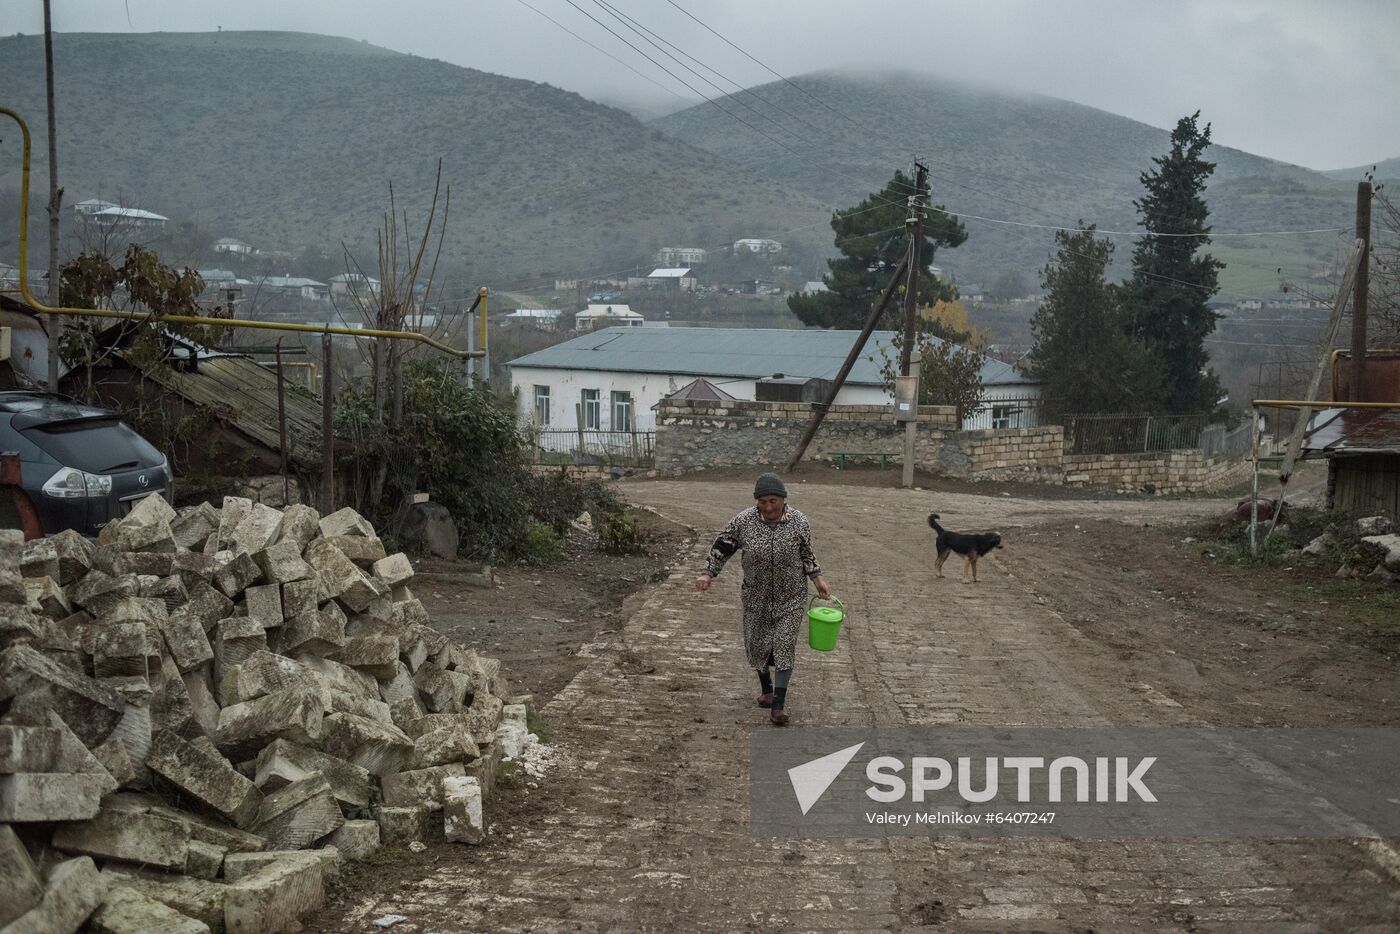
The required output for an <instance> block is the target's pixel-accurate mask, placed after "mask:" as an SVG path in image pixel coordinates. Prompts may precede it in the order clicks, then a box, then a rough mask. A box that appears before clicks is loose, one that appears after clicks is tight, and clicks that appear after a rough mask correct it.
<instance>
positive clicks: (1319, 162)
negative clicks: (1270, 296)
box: [0, 0, 1400, 169]
mask: <svg viewBox="0 0 1400 934" xmlns="http://www.w3.org/2000/svg"><path fill="white" fill-rule="evenodd" d="M572 2H573V3H575V4H577V7H579V8H582V9H583V10H587V11H588V12H589V13H592V14H593V15H594V16H596V17H597V18H598V19H600V20H603V21H605V22H608V23H609V24H610V25H612V26H613V27H614V28H615V29H617V30H618V31H619V32H624V34H626V35H628V36H629V38H631V39H633V41H634V42H637V40H636V39H635V37H634V36H631V35H630V34H627V33H625V31H624V30H622V29H621V27H620V26H618V25H617V21H616V20H613V19H611V18H610V16H609V14H607V13H605V12H603V10H602V8H601V7H600V6H598V4H597V2H596V0H572ZM607 2H610V3H611V5H612V6H613V7H614V8H616V9H618V10H619V11H621V12H623V13H626V14H628V15H630V16H632V17H633V18H634V19H635V20H636V21H638V22H639V23H641V24H642V25H644V26H647V27H649V28H651V29H652V30H654V31H655V32H656V33H657V34H659V35H660V36H662V37H664V38H665V39H666V40H668V41H670V42H672V43H674V44H675V45H676V46H678V47H679V48H680V49H682V50H684V51H685V52H688V53H690V54H692V55H694V56H696V57H697V58H698V59H699V60H700V61H702V62H704V63H705V64H706V65H709V66H711V67H713V68H715V69H717V70H718V71H720V72H722V73H723V74H724V75H726V76H728V77H731V78H733V79H735V80H737V81H739V82H741V83H743V84H746V85H751V84H761V83H764V82H766V81H770V80H774V79H773V76H772V75H771V74H770V73H768V72H767V71H765V70H764V69H763V68H762V67H760V66H759V65H757V64H755V63H754V62H753V61H750V60H749V59H747V58H745V57H744V56H742V55H741V54H740V53H738V52H736V51H735V50H733V49H732V48H730V47H728V46H727V45H725V44H724V43H723V42H722V41H721V40H720V39H719V38H717V37H715V36H714V35H712V34H711V33H709V32H707V31H706V30H705V29H704V27H702V26H701V25H699V24H698V23H696V22H695V21H694V20H692V19H689V18H687V17H686V16H685V15H684V14H683V13H681V12H680V11H679V10H677V9H676V8H675V7H674V6H672V5H671V4H670V2H668V0H607ZM526 3H529V4H530V5H533V6H534V7H536V8H537V9H538V10H540V11H542V12H544V13H547V14H548V15H549V16H552V17H553V18H554V19H556V20H558V21H559V22H560V23H562V24H564V25H565V26H567V27H568V28H569V29H571V30H573V31H574V32H576V33H578V34H579V35H580V36H583V37H584V38H586V39H588V40H590V41H592V42H594V43H595V44H597V45H599V46H601V47H603V48H604V49H606V50H608V51H609V52H611V53H612V54H613V55H616V56H617V57H618V58H620V59H622V60H623V61H625V62H627V63H628V64H629V65H631V66H632V67H634V68H636V69H637V70H638V71H641V72H643V73H645V74H647V75H648V76H650V77H651V78H652V79H654V80H655V81H657V82H660V83H662V84H665V85H668V86H670V87H671V88H672V90H673V91H674V92H675V93H678V94H680V95H681V96H684V97H687V98H693V97H694V95H693V94H692V93H691V92H690V91H687V90H686V89H684V88H683V87H680V86H678V85H677V84H676V82H675V81H674V80H673V79H671V78H669V77H667V76H666V75H665V74H664V73H662V72H661V71H659V70H658V69H656V68H655V67H654V66H653V65H651V64H649V63H648V62H646V61H645V60H644V59H642V58H641V57H640V56H638V54H637V53H636V52H634V51H632V50H631V49H629V48H627V47H626V46H625V45H623V44H622V43H621V42H620V41H619V40H617V39H616V38H614V37H613V36H611V35H609V34H608V33H607V32H605V31H604V30H603V29H602V27H601V26H599V25H597V24H596V23H594V22H592V21H590V20H589V19H588V18H587V17H586V16H585V15H584V14H583V13H582V12H580V10H579V9H576V8H575V7H574V6H571V5H570V0H456V2H452V0H399V2H396V3H388V2H384V0H239V2H237V3H213V2H203V0H56V2H54V4H53V6H54V28H55V29H56V30H58V31H60V32H78V31H86V32H130V31H136V32H150V31H158V30H163V31H202V30H213V29H215V28H217V27H223V28H224V29H274V30H300V31H306V32H321V33H329V34H331V35H337V36H348V37H351V38H355V39H366V40H368V41H370V42H373V43H375V44H378V45H382V46H386V47H388V48H391V49H395V50H398V51H401V52H412V53H414V54H416V55H422V56H426V57H430V58H439V59H443V60H445V61H449V62H454V63H456V64H460V65H467V66H471V67H474V68H480V69H483V70H485V71H492V72H497V73H500V74H505V75H510V76H512V77H519V78H529V79H532V80H536V81H547V82H549V83H550V84H554V85H557V86H559V87H563V88H567V89H569V90H573V91H577V92H579V93H580V94H583V95H585V96H588V97H592V98H595V99H607V100H610V101H612V102H620V101H623V100H628V101H632V100H636V101H644V102H654V103H662V102H669V105H674V106H680V104H681V102H680V101H679V100H677V99H676V97H675V96H674V94H671V93H668V92H667V91H666V90H663V89H662V88H659V87H657V86H656V85H655V84H652V83H649V82H648V81H646V80H644V79H643V78H641V77H639V76H637V75H636V74H634V73H633V72H631V71H629V70H628V69H627V68H625V67H624V66H623V65H621V64H619V63H617V62H615V61H613V60H611V59H609V58H607V57H606V56H604V55H603V54H601V53H600V52H598V51H595V50H594V49H592V48H590V47H588V46H587V45H585V44H584V43H583V42H581V41H580V40H579V39H576V38H574V37H573V36H570V35H569V34H567V33H566V32H564V31H563V30H561V29H560V28H559V27H558V26H556V25H554V24H552V23H550V22H549V21H548V20H546V19H544V18H543V17H542V16H540V14H539V13H536V12H534V11H532V10H531V9H529V8H527V6H526V5H525V4H526ZM676 3H678V4H679V5H680V6H682V7H684V8H685V9H687V10H689V11H690V12H691V13H693V14H694V15H695V16H696V17H697V18H698V19H700V20H703V21H704V23H706V24H707V25H709V26H711V27H713V28H714V29H715V30H716V31H717V32H719V33H721V34H723V35H724V36H726V37H727V38H729V39H731V40H733V41H734V42H735V43H736V44H738V45H739V46H741V47H743V48H744V49H745V50H746V51H748V52H750V53H752V54H753V55H754V57H756V58H757V59H759V60H760V61H762V62H763V63H764V64H766V65H768V66H770V67H772V68H773V69H775V70H777V71H779V72H781V73H783V74H785V75H795V74H801V73H803V72H807V71H814V70H817V69H821V68H828V67H836V66H842V65H871V64H877V65H878V64H888V65H891V66H899V67H908V68H914V69H921V70H927V71H932V72H935V73H940V74H947V75H954V76H959V77H963V78H966V79H969V80H974V81H985V82H995V83H997V84H1000V85H1002V86H1008V87H1013V88H1023V89H1026V90H1031V91H1037V92H1040V93H1043V94H1049V95H1053V96H1056V97H1064V98H1067V99H1069V100H1072V101H1077V102H1079V103H1083V104H1089V105H1091V106H1094V107H1099V108H1102V109H1104V110H1108V111H1111V112H1113V113H1118V114H1122V115H1124V116H1128V117H1133V118H1135V119H1138V120H1141V121H1143V122H1146V123H1150V124H1153V125H1155V126H1158V127H1170V126H1171V125H1173V124H1174V123H1175V121H1176V119H1177V118H1178V117H1180V116H1182V115H1183V114H1187V113H1190V112H1191V111H1193V110H1196V109H1198V108H1199V109H1200V110H1201V111H1202V115H1203V117H1204V118H1205V119H1206V120H1209V121H1210V122H1211V123H1212V124H1213V125H1214V137H1213V138H1214V139H1215V141H1216V142H1217V143H1220V144H1223V145H1228V146H1234V147H1237V148H1240V149H1245V150H1248V151H1250V152H1254V153H1257V154H1259V155H1264V156H1270V157H1272V158H1275V159H1283V160H1286V161H1289V162H1296V163H1299V164H1301V165H1305V166H1308V167H1311V168H1318V169H1332V168H1343V167H1350V166H1356V165H1361V164H1363V163H1368V162H1374V161H1376V160H1379V159H1386V158H1390V157H1394V156H1400V108H1398V107H1396V106H1394V101H1393V94H1394V92H1395V90H1396V89H1397V88H1400V56H1397V55H1396V54H1395V49H1396V39H1397V37H1400V2H1395V0H1345V2H1341V0H1331V2H1328V0H1175V2H1173V0H981V2H968V0H859V2H857V0H676ZM41 9H42V6H41V4H40V2H39V0H0V33H5V34H8V33H13V32H25V33H33V32H38V31H40V30H41V29H42V27H43V19H42V13H41V12H40V11H41ZM637 44H639V45H640V42H637ZM649 51H650V50H649ZM653 55H654V53H653ZM667 64H668V65H669V66H670V67H671V68H672V70H673V71H674V70H677V69H676V68H675V66H674V65H670V63H667ZM690 80H691V83H693V84H697V86H699V85H698V82H696V81H695V80H694V79H693V78H691V79H690ZM705 90H707V91H709V90H710V89H708V88H706V89H705Z"/></svg>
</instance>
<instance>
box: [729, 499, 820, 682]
mask: <svg viewBox="0 0 1400 934" xmlns="http://www.w3.org/2000/svg"><path fill="white" fill-rule="evenodd" d="M740 550H742V551H743V552H744V557H743V566H744V586H743V601H744V648H745V650H746V652H747V653H748V657H749V667H751V668H756V669H759V668H765V667H767V665H768V656H769V655H770V654H771V655H772V656H773V661H774V663H776V665H777V667H778V668H791V667H792V666H793V662H794V661H795V660H796V657H797V634H798V632H799V631H801V629H802V621H803V620H804V619H806V617H807V581H808V580H809V579H811V578H813V577H816V576H817V575H818V574H820V573H821V568H820V567H818V566H817V559H816V556H815V555H813V554H812V527H811V525H810V524H809V523H808V522H807V517H806V516H804V515H803V514H802V513H800V512H798V511H797V510H796V509H793V508H792V507H791V506H789V507H787V509H786V510H785V511H784V512H783V517H782V518H781V519H779V520H778V521H777V522H776V523H772V524H770V523H768V522H765V521H764V520H763V517H762V516H761V515H759V513H758V507H757V506H751V507H749V508H748V509H745V510H744V511H743V512H741V513H739V514H738V515H737V516H735V517H734V518H733V519H731V520H730V521H729V525H728V527H727V528H725V530H724V531H723V532H722V533H720V536H719V538H716V539H715V543H714V545H713V546H711V548H710V559H709V562H708V563H707V564H706V566H705V571H706V573H708V574H709V575H710V576H711V577H718V576H719V572H720V570H721V569H722V568H723V567H724V563H725V562H726V561H728V560H729V559H730V558H731V557H732V556H733V554H734V552H736V551H740Z"/></svg>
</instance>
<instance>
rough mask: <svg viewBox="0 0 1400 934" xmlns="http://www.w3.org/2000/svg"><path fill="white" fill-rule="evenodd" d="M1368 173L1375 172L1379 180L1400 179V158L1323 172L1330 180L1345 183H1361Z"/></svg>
mask: <svg viewBox="0 0 1400 934" xmlns="http://www.w3.org/2000/svg"><path fill="white" fill-rule="evenodd" d="M1367 172H1374V174H1375V177H1376V179H1377V180H1382V179H1388V178H1391V179H1400V156H1396V157H1395V158H1394V159H1382V160H1381V161H1380V162H1373V163H1368V164H1367V165H1358V166H1355V167H1354V168H1350V169H1329V170H1328V171H1326V172H1323V173H1322V174H1323V175H1326V176H1327V177H1328V178H1335V179H1337V180H1339V181H1344V182H1359V181H1361V179H1362V177H1364V176H1365V175H1366V173H1367Z"/></svg>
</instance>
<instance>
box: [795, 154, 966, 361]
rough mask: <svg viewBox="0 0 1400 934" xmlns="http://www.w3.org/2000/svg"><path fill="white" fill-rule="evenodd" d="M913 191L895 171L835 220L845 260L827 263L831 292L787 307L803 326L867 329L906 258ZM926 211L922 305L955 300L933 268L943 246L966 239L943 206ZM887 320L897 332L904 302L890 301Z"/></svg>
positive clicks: (802, 298)
mask: <svg viewBox="0 0 1400 934" xmlns="http://www.w3.org/2000/svg"><path fill="white" fill-rule="evenodd" d="M913 190H914V180H913V179H911V178H910V177H909V176H907V175H905V174H904V173H903V172H899V171H896V172H895V173H894V178H893V179H891V180H890V182H889V184H887V185H886V186H885V188H884V190H883V191H880V192H878V193H876V194H873V195H871V196H870V197H868V198H866V199H865V200H864V201H862V202H861V203H860V204H857V205H856V206H855V207H852V208H847V209H846V210H844V211H837V212H836V213H835V214H833V215H832V216H831V229H832V230H833V231H834V232H835V234H836V248H837V249H838V250H840V251H841V256H840V257H838V258H836V259H831V260H827V266H828V267H829V268H830V270H831V271H830V272H829V273H827V274H826V276H824V277H823V280H822V281H824V282H825V283H826V286H827V288H829V289H830V290H831V291H830V292H815V293H809V294H805V295H793V296H791V297H790V298H788V307H789V308H791V309H792V313H793V314H795V315H797V317H798V318H799V319H800V320H801V321H802V323H803V324H807V325H813V326H815V327H823V328H859V327H861V326H862V325H864V324H865V319H866V316H868V315H869V314H870V306H871V305H873V304H874V303H875V302H876V300H878V299H879V297H880V292H881V290H883V289H884V287H885V285H886V284H888V282H889V278H890V273H891V272H892V271H893V270H894V267H895V266H897V265H898V264H899V261H900V260H901V259H902V258H903V257H904V253H905V250H906V248H907V242H908V238H907V237H906V236H905V230H904V221H905V219H906V218H907V217H908V216H909V209H908V206H907V199H908V197H909V195H910V194H911V193H912V192H913ZM926 211H927V213H926V215H925V219H924V244H923V256H922V259H923V263H924V269H923V270H922V271H921V272H920V274H919V304H920V305H931V304H933V303H934V302H935V301H937V300H938V299H940V298H942V299H952V298H955V297H956V295H957V292H956V290H955V289H954V288H953V286H952V285H951V284H949V283H946V282H943V281H942V280H940V279H939V278H938V277H937V276H935V275H934V274H933V273H932V271H931V270H929V268H928V267H929V266H931V265H932V264H933V258H934V254H935V253H936V252H937V250H938V247H940V246H945V247H950V248H951V247H956V246H958V245H959V244H961V243H962V242H963V241H964V240H966V239H967V231H966V230H964V229H963V226H962V224H960V223H959V222H958V219H957V218H956V217H951V216H950V215H948V214H945V213H943V212H942V207H941V205H940V206H939V208H938V209H934V208H927V209H926ZM885 315H886V321H887V326H889V327H894V326H895V322H897V321H899V320H900V316H901V315H902V311H901V304H900V302H899V301H897V300H891V301H890V304H889V306H888V307H887V308H886V312H885ZM940 336H941V335H940Z"/></svg>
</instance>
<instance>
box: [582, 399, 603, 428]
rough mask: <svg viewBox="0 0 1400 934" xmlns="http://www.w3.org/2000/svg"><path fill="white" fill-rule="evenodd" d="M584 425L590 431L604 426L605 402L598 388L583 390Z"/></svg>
mask: <svg viewBox="0 0 1400 934" xmlns="http://www.w3.org/2000/svg"><path fill="white" fill-rule="evenodd" d="M583 427H584V428H587V429H588V430H589V431H597V430H598V429H600V428H602V427H603V402H602V400H601V399H600V398H599V393H598V390H596V389H585V390H584V391H583Z"/></svg>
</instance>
